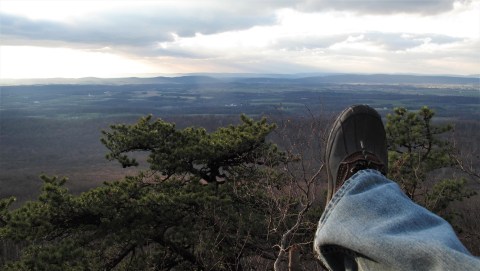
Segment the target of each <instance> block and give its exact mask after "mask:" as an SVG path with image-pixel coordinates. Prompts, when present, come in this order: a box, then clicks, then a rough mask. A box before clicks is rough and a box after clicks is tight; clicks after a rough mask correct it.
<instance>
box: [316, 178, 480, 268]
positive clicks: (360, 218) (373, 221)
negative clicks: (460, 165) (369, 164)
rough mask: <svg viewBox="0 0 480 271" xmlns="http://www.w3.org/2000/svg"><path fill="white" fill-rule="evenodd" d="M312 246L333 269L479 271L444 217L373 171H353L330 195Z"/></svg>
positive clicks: (476, 260) (474, 259)
mask: <svg viewBox="0 0 480 271" xmlns="http://www.w3.org/2000/svg"><path fill="white" fill-rule="evenodd" d="M314 248H315V250H316V252H317V255H318V257H319V259H320V260H321V261H322V262H323V263H324V264H325V265H326V266H327V267H328V268H330V269H331V270H477V271H478V270H480V259H479V258H476V257H474V256H472V255H471V254H470V253H469V252H468V251H467V249H466V248H465V247H464V246H463V245H462V243H461V242H460V241H459V240H458V238H457V236H456V235H455V232H454V231H453V229H452V227H451V226H450V225H449V224H448V223H447V222H446V221H445V220H444V219H442V218H440V217H439V216H437V215H435V214H432V213H431V212H430V211H428V210H427V209H425V208H423V207H421V206H419V205H417V204H415V203H414V202H412V201H411V200H410V199H409V198H408V197H406V196H405V194H404V193H403V192H402V190H401V189H400V187H399V186H398V185H397V184H396V183H394V182H392V181H390V180H388V179H387V178H385V177H384V176H383V175H381V174H380V173H379V172H377V171H375V170H371V169H367V170H362V171H359V172H357V173H356V174H355V175H354V176H352V177H351V178H350V179H349V180H348V181H346V182H345V184H344V185H343V186H342V187H341V188H340V189H339V190H338V191H337V193H336V194H335V195H334V197H333V198H332V200H331V201H330V202H329V204H328V206H327V208H326V209H325V212H324V213H323V215H322V217H321V218H320V221H319V223H318V228H317V232H316V234H315V241H314Z"/></svg>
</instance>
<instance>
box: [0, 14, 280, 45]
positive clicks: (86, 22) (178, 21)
mask: <svg viewBox="0 0 480 271" xmlns="http://www.w3.org/2000/svg"><path fill="white" fill-rule="evenodd" d="M274 21H275V16H274V13H273V12H267V13H262V14H261V16H259V14H257V13H255V12H251V13H248V12H246V13H236V11H234V10H231V9H230V10H228V9H227V10H217V9H206V8H205V9H180V10H176V9H175V10H174V9H171V8H162V9H157V10H147V11H143V12H142V11H140V12H139V11H138V10H135V11H132V12H125V11H124V12H121V13H105V14H101V15H100V14H96V15H93V16H87V17H85V18H83V19H77V20H75V21H73V22H63V21H61V22H60V21H48V20H32V19H28V18H25V17H21V16H16V15H10V14H5V13H0V24H1V32H0V35H1V36H0V37H1V38H2V40H3V41H4V42H3V43H5V42H9V43H12V42H14V41H21V40H42V41H58V42H71V43H87V44H94V45H102V46H108V45H109V44H115V45H131V46H138V45H145V44H151V43H155V42H162V41H170V40H172V38H173V36H172V33H175V34H178V35H179V36H182V37H188V36H193V35H194V34H195V33H202V34H213V33H219V32H224V31H229V30H241V29H248V28H250V27H253V26H255V25H266V24H272V23H273V22H274Z"/></svg>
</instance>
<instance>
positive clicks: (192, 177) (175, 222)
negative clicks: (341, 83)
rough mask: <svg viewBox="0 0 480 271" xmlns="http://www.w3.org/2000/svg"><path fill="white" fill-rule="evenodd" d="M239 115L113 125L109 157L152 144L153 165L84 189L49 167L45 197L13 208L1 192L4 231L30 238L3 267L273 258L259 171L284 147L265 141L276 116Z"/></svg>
mask: <svg viewBox="0 0 480 271" xmlns="http://www.w3.org/2000/svg"><path fill="white" fill-rule="evenodd" d="M241 121H242V122H241V124H239V125H236V126H233V125H231V126H228V127H223V128H219V129H217V130H216V131H214V132H212V133H207V132H206V131H205V129H203V128H192V127H190V128H185V129H181V130H180V129H176V128H175V125H174V124H172V123H168V122H165V121H163V120H160V119H158V120H155V121H153V119H152V117H151V116H148V117H145V118H142V119H140V121H139V122H138V123H136V124H134V125H113V126H112V127H111V130H110V131H106V132H103V138H102V142H103V143H104V144H105V146H106V147H107V148H108V149H109V151H110V152H109V153H108V155H107V158H108V159H111V160H118V161H119V162H120V163H121V164H122V165H123V166H124V167H127V166H134V165H137V164H138V162H137V161H136V160H135V159H133V158H130V157H128V156H127V154H129V153H131V152H136V151H143V152H147V154H148V159H147V161H148V163H149V165H150V168H151V170H150V171H146V172H144V173H141V174H140V175H138V176H133V177H126V178H124V179H123V180H120V181H116V182H113V183H105V184H104V186H101V187H98V188H95V189H92V190H90V191H87V192H85V193H82V194H81V195H79V196H75V195H72V194H71V193H70V192H69V191H68V190H67V189H66V188H65V187H64V184H65V182H66V179H59V178H56V177H53V178H49V177H45V176H43V177H42V179H43V181H44V185H43V188H42V193H41V195H40V197H39V199H38V201H32V202H28V203H26V204H24V205H23V206H22V207H21V208H18V209H16V210H13V211H11V212H7V211H6V209H7V207H8V205H9V204H10V203H11V200H8V201H3V202H2V204H1V205H0V207H2V208H1V209H0V211H1V212H0V218H1V220H0V222H1V223H2V227H1V231H0V234H1V235H0V239H14V240H26V241H27V242H28V246H27V247H26V249H25V250H24V252H23V256H22V258H21V259H20V260H19V261H16V262H13V263H9V264H7V265H6V266H5V269H6V270H104V269H105V270H111V269H119V270H131V269H135V270H170V269H171V268H173V267H175V268H176V269H177V270H241V269H242V262H241V261H242V260H243V261H244V259H248V257H250V256H258V255H264V257H271V258H272V257H274V256H273V248H272V247H273V245H274V243H273V241H272V240H271V239H269V235H268V232H267V230H266V229H267V228H268V227H267V225H266V223H268V219H267V217H268V212H266V211H265V210H267V209H268V208H266V206H265V205H266V204H268V199H266V198H265V197H266V195H265V193H263V192H262V191H261V189H262V184H261V183H260V182H261V179H260V178H259V176H264V174H265V172H264V171H265V168H266V165H268V166H269V167H271V166H274V165H275V164H277V163H280V162H282V161H284V160H285V155H284V154H283V153H282V152H280V151H278V149H277V147H276V146H275V145H274V144H272V143H269V142H267V141H266V137H267V136H268V134H269V133H270V132H271V131H272V130H273V129H274V128H275V125H273V124H269V123H267V121H266V119H261V120H259V121H254V120H252V119H250V118H248V117H246V116H242V117H241ZM268 255H270V256H268Z"/></svg>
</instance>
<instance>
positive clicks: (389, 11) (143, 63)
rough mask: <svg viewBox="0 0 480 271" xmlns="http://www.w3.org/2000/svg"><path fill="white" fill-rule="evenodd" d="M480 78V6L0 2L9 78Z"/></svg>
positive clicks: (304, 0) (407, 1)
mask: <svg viewBox="0 0 480 271" xmlns="http://www.w3.org/2000/svg"><path fill="white" fill-rule="evenodd" d="M199 72H207V73H210V72H219V73H306V72H345V73H421V74H458V75H469V74H479V73H480V0H298V1H294V0H277V1H274V0H271V1H262V0H255V1H251V0H211V1H209V0H206V1H202V0H196V1H195V0H191V1H186V0H173V1H153V0H150V1H122V0H115V1H107V0H103V1H93V0H82V1H73V0H72V1H71V0H57V1H43V0H35V1H27V0H15V1H10V0H0V78H46V77H71V78H72V77H73V78H78V77H87V76H96V77H119V76H146V75H150V76H152V75H159V74H177V73H199Z"/></svg>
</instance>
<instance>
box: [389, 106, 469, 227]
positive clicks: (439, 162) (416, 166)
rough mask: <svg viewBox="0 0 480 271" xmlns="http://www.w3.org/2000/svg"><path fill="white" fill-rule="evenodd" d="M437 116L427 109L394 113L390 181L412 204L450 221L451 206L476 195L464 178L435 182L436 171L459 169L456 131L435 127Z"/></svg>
mask: <svg viewBox="0 0 480 271" xmlns="http://www.w3.org/2000/svg"><path fill="white" fill-rule="evenodd" d="M434 115H435V112H434V111H433V110H431V109H429V108H428V107H426V106H424V107H422V108H421V109H420V110H418V111H417V112H409V111H408V110H407V109H405V108H396V109H394V112H393V114H388V115H387V124H386V132H387V140H388V148H389V177H390V178H391V179H392V180H395V181H396V182H398V183H399V184H400V186H401V187H402V188H403V190H404V191H405V193H406V194H407V196H408V197H409V198H411V199H412V200H415V201H417V202H418V203H420V204H422V205H424V206H425V207H427V208H428V209H430V210H432V211H434V212H436V213H439V214H441V215H444V216H445V217H447V218H448V217H449V214H448V212H446V209H447V207H448V205H449V203H451V202H453V201H456V200H462V199H463V198H468V197H470V196H472V195H475V192H473V191H468V190H467V189H466V180H465V179H462V178H447V177H445V178H439V179H438V178H434V180H433V185H432V184H429V185H427V181H432V180H431V179H432V173H434V172H435V171H436V170H441V169H448V168H451V167H453V166H454V165H455V160H454V159H453V158H452V157H453V156H452V154H453V153H454V148H453V146H452V144H451V141H450V140H449V139H448V137H447V136H448V133H450V132H451V131H452V130H453V127H452V126H451V125H449V124H434V123H432V119H433V117H434Z"/></svg>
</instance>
